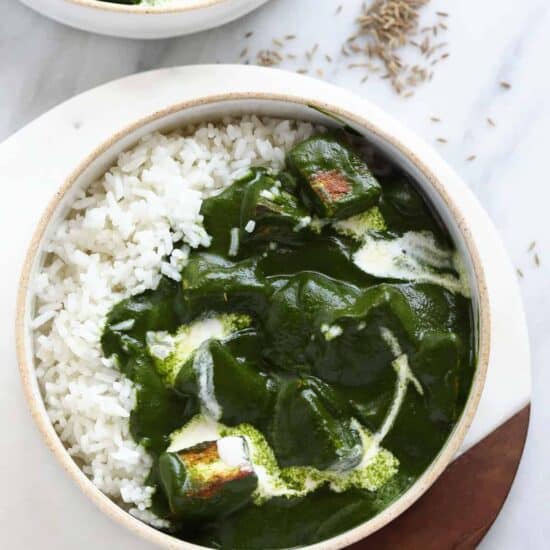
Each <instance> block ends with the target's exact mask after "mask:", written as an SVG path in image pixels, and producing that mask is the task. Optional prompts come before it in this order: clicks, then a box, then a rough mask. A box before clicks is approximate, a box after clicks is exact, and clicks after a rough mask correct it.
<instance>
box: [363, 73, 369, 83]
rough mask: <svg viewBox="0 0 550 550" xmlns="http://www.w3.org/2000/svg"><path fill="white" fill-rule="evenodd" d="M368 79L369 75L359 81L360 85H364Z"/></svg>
mask: <svg viewBox="0 0 550 550" xmlns="http://www.w3.org/2000/svg"><path fill="white" fill-rule="evenodd" d="M368 78H369V75H365V76H364V77H363V78H362V79H361V84H364V83H365V82H366V81H367V80H368Z"/></svg>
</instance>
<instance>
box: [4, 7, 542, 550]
mask: <svg viewBox="0 0 550 550" xmlns="http://www.w3.org/2000/svg"><path fill="white" fill-rule="evenodd" d="M338 3H339V2H338V1H337V0H336V1H329V0H324V1H321V0H272V2H270V3H269V4H268V5H266V6H265V7H263V8H261V9H260V10H259V11H258V12H256V13H254V14H252V15H250V16H248V17H247V18H245V19H243V20H241V21H238V22H236V23H233V24H231V25H229V26H226V27H224V28H221V29H218V30H216V31H211V32H209V33H204V34H200V35H195V36H191V37H186V38H182V39H173V40H168V41H159V42H149V43H146V42H132V41H124V40H116V39H109V38H102V37H96V36H91V35H87V34H84V33H81V32H79V31H73V30H70V29H66V28H63V27H61V26H60V25H58V24H55V23H52V22H49V21H47V20H45V19H43V18H41V17H39V16H37V15H35V14H34V13H32V12H30V11H29V10H28V9H26V8H23V7H22V6H21V5H19V4H18V3H17V2H15V0H0V21H1V23H0V24H1V26H2V30H3V31H4V32H3V36H2V38H0V69H1V70H0V138H3V137H6V136H7V135H9V134H10V133H11V132H13V131H14V130H16V129H17V128H19V127H21V126H22V125H23V124H24V123H25V122H27V121H29V120H31V119H32V118H34V117H35V116H37V115H38V114H40V113H42V112H44V111H45V110H46V109H48V108H49V107H51V106H53V105H55V104H57V103H59V102H60V101H63V100H64V99H67V98H68V97H71V96H72V95H74V94H75V93H78V92H80V91H82V90H85V89H87V88H90V87H92V86H94V85H96V84H99V83H102V82H105V81H108V80H110V79H112V78H115V77H119V76H123V75H126V74H131V73H133V72H136V71H140V70H145V69H149V68H155V67H161V66H171V65H179V64H186V63H195V62H214V61H221V62H236V61H238V59H239V53H240V52H241V50H242V49H243V48H244V47H245V45H247V43H248V42H249V43H250V50H251V51H252V52H254V51H256V50H257V49H259V48H262V47H270V45H271V39H272V38H273V37H280V36H283V35H285V34H296V35H297V36H298V38H297V39H296V40H295V42H294V44H295V46H294V47H293V48H289V51H294V52H296V53H298V52H303V51H304V50H305V49H307V48H310V47H311V46H313V44H315V43H316V42H319V43H320V47H319V52H318V53H317V54H316V58H315V60H314V62H313V63H312V67H313V69H314V70H315V69H318V68H321V69H323V71H324V75H325V77H326V78H327V79H328V80H330V81H332V82H335V83H338V84H340V85H344V86H347V87H348V88H350V89H352V90H355V91H357V92H359V93H361V94H362V95H364V96H365V97H368V98H369V99H371V100H373V101H375V102H377V103H378V104H380V105H381V106H383V107H384V108H385V109H387V110H388V111H390V112H392V113H393V114H395V115H396V116H397V117H398V118H400V119H401V120H402V121H403V122H405V123H406V124H407V125H408V126H409V127H411V128H412V129H414V130H415V131H416V132H417V133H419V134H420V135H421V136H423V137H424V138H425V139H426V140H428V141H433V140H434V139H435V138H436V137H440V136H442V137H445V138H447V139H448V141H449V142H448V143H447V144H445V145H442V144H441V145H438V148H439V149H440V152H441V154H442V155H443V156H444V157H445V158H446V160H448V161H449V162H450V163H451V164H452V165H453V166H454V168H455V169H456V171H457V172H458V173H459V174H461V175H462V176H463V178H464V179H465V180H466V181H467V182H468V183H469V184H470V185H471V188H472V189H473V191H474V192H475V193H476V195H477V196H478V197H479V198H480V200H481V202H482V203H483V204H484V206H485V207H486V209H487V210H488V211H489V213H490V214H491V216H492V218H493V220H494V221H495V223H496V224H497V226H498V228H499V230H500V232H501V234H502V236H503V238H504V241H505V244H506V246H507V248H508V250H509V252H510V254H511V256H512V258H513V261H514V263H515V264H516V265H517V266H519V267H521V269H522V270H523V272H524V275H525V276H524V279H523V280H522V281H521V284H522V290H523V293H524V298H525V303H526V310H527V315H528V321H529V326H530V330H531V341H532V353H533V369H534V371H533V374H534V397H533V401H534V408H533V412H532V419H533V422H532V428H531V433H530V436H529V440H528V445H527V449H526V454H525V458H524V461H523V463H522V467H521V469H520V472H519V475H518V479H517V482H516V484H515V487H514V489H513V491H512V493H511V497H510V499H509V500H508V502H507V504H506V506H505V509H504V511H503V513H502V514H501V516H500V517H499V519H498V520H497V523H496V524H495V527H494V528H493V529H492V531H491V532H490V534H489V536H488V537H487V539H486V541H485V542H484V546H485V547H486V548H498V549H501V548H503V549H508V548H510V549H516V548H529V549H530V548H534V549H539V548H541V549H542V548H547V542H546V541H547V540H548V538H549V537H550V528H549V525H548V523H547V521H546V520H547V511H548V505H547V499H546V496H547V494H548V492H550V474H549V473H548V471H547V469H546V468H544V467H539V466H538V465H539V464H545V463H547V457H548V452H549V451H550V445H549V444H548V442H547V439H546V433H547V430H546V429H545V428H546V426H547V424H548V420H549V417H550V409H549V407H548V406H546V404H545V399H544V394H543V392H544V391H545V388H546V387H547V386H548V382H550V374H548V372H547V371H545V364H544V361H543V357H544V353H545V351H550V344H548V343H547V342H548V339H547V332H548V328H549V324H550V323H549V320H550V314H549V305H550V304H549V302H550V292H549V291H548V289H547V288H548V287H547V285H544V282H546V281H547V280H548V274H549V269H548V262H549V261H550V237H549V236H548V228H549V224H548V220H547V218H546V216H545V214H546V210H547V205H546V201H545V199H548V198H550V192H549V191H548V190H547V189H548V188H547V186H546V182H545V178H546V177H547V176H546V174H545V160H546V159H545V152H546V151H545V146H546V145H547V143H548V138H547V132H548V130H550V104H549V102H548V100H547V96H548V92H549V91H550V77H548V76H547V75H546V74H545V69H544V67H545V66H547V60H546V56H547V54H548V51H549V46H550V34H549V33H548V30H547V29H548V25H550V6H549V5H548V3H547V1H546V0H524V1H523V2H522V3H521V8H520V7H518V4H519V3H515V2H511V1H506V2H502V1H498V0H484V2H478V1H477V0H461V2H460V3H453V4H452V5H451V3H450V2H445V1H444V0H434V2H433V5H434V7H435V6H437V7H438V8H441V9H443V10H445V11H448V12H450V14H451V17H450V19H449V22H448V24H449V26H450V31H449V33H448V35H447V40H448V41H449V43H450V46H449V48H450V49H449V51H450V52H451V57H450V58H449V60H448V61H447V62H446V64H445V65H441V66H440V67H439V70H438V71H437V73H436V75H435V77H434V80H433V81H432V82H431V83H430V84H429V85H427V86H425V87H423V88H421V89H419V90H418V92H417V94H416V95H415V97H414V98H411V99H409V100H403V99H401V98H398V97H396V96H395V95H394V94H393V93H392V92H391V91H390V89H389V88H388V85H387V82H384V81H377V80H376V79H375V78H372V77H371V78H370V79H369V81H368V82H367V83H365V84H360V79H361V76H362V74H360V73H358V72H355V71H353V70H347V69H346V66H347V64H348V63H349V61H348V60H347V59H344V58H338V51H339V45H340V43H341V41H342V40H343V39H344V38H345V37H346V36H347V35H348V34H350V33H351V32H352V30H353V16H354V14H355V13H356V11H357V7H358V5H359V4H360V2H359V1H356V0H345V1H343V2H342V3H343V5H344V9H343V11H342V13H341V14H340V15H339V16H338V18H335V16H334V10H335V7H336V6H337V5H338ZM289 13H291V14H292V15H291V17H289ZM252 29H254V30H255V31H256V32H255V35H254V36H253V37H252V38H251V39H250V40H249V41H245V40H244V38H243V36H244V34H245V33H246V32H247V31H249V30H252ZM324 54H329V55H331V56H332V57H333V58H334V62H333V63H332V64H328V63H327V62H326V61H324V60H323V57H324ZM302 66H304V63H303V62H300V63H296V65H294V66H292V65H289V68H298V67H302ZM502 79H506V80H508V81H510V82H511V83H512V85H513V86H512V89H511V90H510V91H504V90H503V89H502V88H500V87H499V86H498V82H499V81H500V80H502ZM148 93H151V94H154V89H151V90H149V91H148ZM431 115H435V116H438V117H440V118H441V119H442V122H441V123H439V124H434V123H433V122H430V120H429V117H430V116H431ZM487 116H491V117H492V118H493V119H494V120H495V122H496V123H497V126H496V127H494V128H493V127H490V126H489V125H488V124H487V123H486V121H485V119H486V117H487ZM45 146H46V147H47V144H45ZM473 153H475V154H477V159H476V160H475V161H473V162H466V161H465V158H466V157H467V156H469V155H470V154H473ZM3 183H4V185H5V186H9V183H10V182H6V181H4V182H3ZM535 193H536V200H533V199H532V198H531V197H534V196H535ZM3 206H4V207H6V206H8V205H7V203H6V202H4V204H3ZM532 240H536V241H537V250H538V252H539V255H540V258H541V266H540V267H539V268H537V267H536V266H535V263H534V260H533V254H532V253H528V252H527V247H528V245H529V243H530V242H531V241H532ZM6 260H9V258H4V261H6ZM6 345H7V344H6ZM9 345H12V344H9ZM2 348H4V342H3V341H2ZM5 368H9V369H12V370H14V369H13V366H12V365H6V366H5ZM16 378H17V375H16V373H15V372H14V373H13V376H11V375H10V376H9V377H8V379H7V382H10V383H12V384H13V385H6V386H4V387H3V388H2V392H3V393H2V399H1V401H0V418H2V420H1V421H0V422H14V421H16V422H18V423H19V424H20V430H18V431H17V432H16V433H15V435H13V437H14V438H15V439H17V433H19V434H21V437H23V435H24V434H26V433H29V432H28V430H29V429H32V428H31V426H30V424H31V420H30V417H29V416H28V415H26V416H25V415H20V416H17V418H12V417H8V413H11V411H14V410H21V409H23V407H24V405H23V403H22V396H21V393H20V391H19V390H18V389H14V388H18V386H17V380H16ZM3 432H4V430H3ZM13 433H14V431H13V430H10V434H13ZM5 441H6V440H5ZM17 443H20V442H19V441H17ZM5 444H6V443H5ZM0 448H2V447H0ZM2 450H3V454H5V453H6V452H9V446H8V445H7V444H6V447H5V448H2ZM33 451H34V446H33ZM34 452H36V464H37V465H40V467H39V468H38V467H37V469H36V470H33V471H30V472H29V478H30V480H29V479H28V480H27V481H26V483H25V486H26V487H28V486H29V485H32V480H33V479H36V482H37V484H38V482H39V479H40V478H42V477H43V476H50V475H51V476H56V478H58V479H59V492H56V493H55V494H50V495H45V494H32V493H29V491H21V493H16V494H13V495H9V498H8V499H5V500H3V504H0V533H2V535H0V541H3V542H4V543H5V544H7V546H6V547H8V548H13V549H19V548H25V549H26V548H36V547H38V545H40V546H41V547H45V548H46V549H49V548H74V547H77V546H78V547H84V548H85V549H87V548H88V547H89V548H92V547H94V548H95V547H97V544H98V543H101V542H102V541H105V542H107V541H108V545H109V547H112V548H130V547H131V548H148V545H147V544H145V543H142V542H140V541H136V540H135V539H134V538H133V537H132V536H131V535H129V534H127V533H125V532H124V531H123V530H122V529H118V528H116V529H113V528H112V526H110V525H109V522H108V520H106V519H104V518H102V517H101V515H100V513H99V512H98V511H96V510H95V509H93V507H92V505H91V504H89V503H88V502H86V501H85V500H84V499H81V501H80V502H79V504H81V505H82V507H89V509H90V510H89V518H90V520H89V523H87V524H82V523H80V522H79V523H76V522H75V523H71V521H70V517H71V513H70V510H67V509H66V508H65V505H66V502H68V500H66V499H65V498H64V497H62V496H61V495H65V494H66V493H76V492H77V489H76V488H75V487H74V486H73V485H72V484H71V482H70V480H68V479H66V478H62V477H61V476H59V475H58V474H59V472H58V469H59V468H58V466H57V464H55V462H54V461H53V460H51V457H50V456H49V454H48V452H47V450H46V449H42V448H39V449H38V450H36V451H34ZM3 473H4V472H0V475H2V474H3ZM29 481H30V482H31V483H30V484H29ZM73 502H74V499H73ZM465 505H467V503H465ZM14 508H17V510H18V511H20V510H21V509H28V511H29V512H28V513H29V517H30V518H33V520H34V521H36V522H37V523H38V525H37V526H36V528H33V529H28V530H25V529H22V530H20V533H19V537H18V538H16V536H15V534H14V532H13V529H12V530H10V529H9V526H10V516H11V515H12V513H11V511H12V510H13V509H14ZM40 510H47V511H48V513H47V514H40V513H39V511H40ZM87 517H88V516H87ZM66 520H68V521H66ZM42 521H47V522H48V524H46V525H42V524H41V522H42ZM107 532H108V533H109V538H108V539H107V538H106V533H107ZM37 533H39V538H36V535H37ZM82 541H87V543H83V542H82Z"/></svg>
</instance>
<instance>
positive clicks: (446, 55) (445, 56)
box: [441, 53, 451, 59]
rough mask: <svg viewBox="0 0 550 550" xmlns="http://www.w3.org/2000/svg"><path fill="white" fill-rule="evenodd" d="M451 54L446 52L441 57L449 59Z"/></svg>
mask: <svg viewBox="0 0 550 550" xmlns="http://www.w3.org/2000/svg"><path fill="white" fill-rule="evenodd" d="M450 55H451V54H450V53H444V54H443V55H442V56H441V59H447V57H449V56H450Z"/></svg>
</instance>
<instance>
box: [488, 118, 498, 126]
mask: <svg viewBox="0 0 550 550" xmlns="http://www.w3.org/2000/svg"><path fill="white" fill-rule="evenodd" d="M487 123H488V124H489V126H493V127H494V126H496V124H495V121H494V120H493V119H492V118H491V117H489V116H488V117H487Z"/></svg>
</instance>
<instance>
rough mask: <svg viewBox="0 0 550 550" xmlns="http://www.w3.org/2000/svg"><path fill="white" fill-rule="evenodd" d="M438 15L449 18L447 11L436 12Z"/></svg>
mask: <svg viewBox="0 0 550 550" xmlns="http://www.w3.org/2000/svg"><path fill="white" fill-rule="evenodd" d="M435 14H436V15H439V17H449V14H448V13H447V12H446V11H436V12H435Z"/></svg>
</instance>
